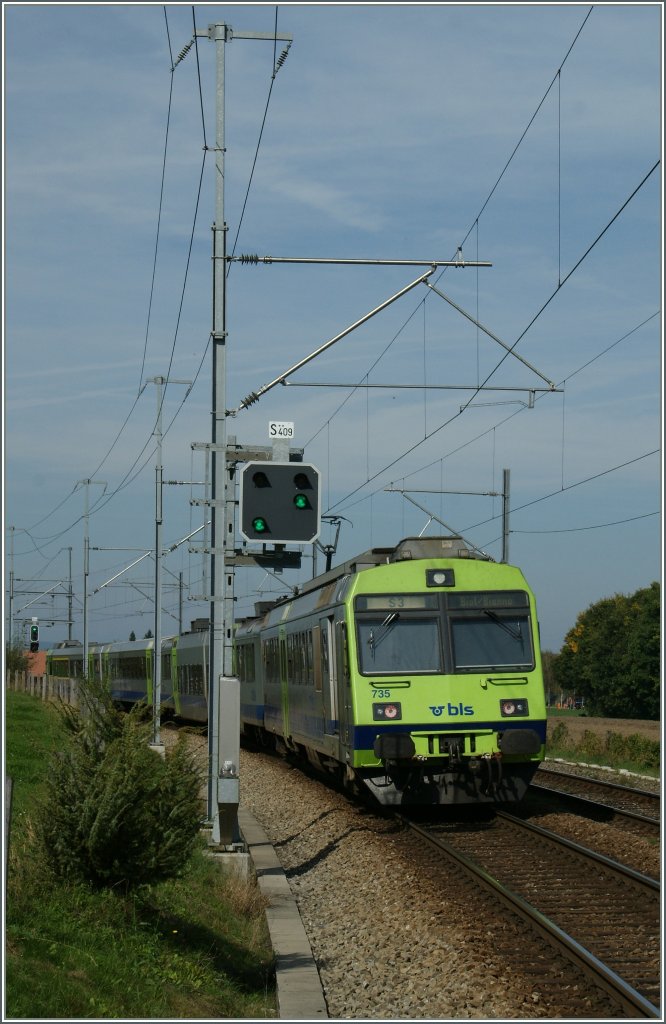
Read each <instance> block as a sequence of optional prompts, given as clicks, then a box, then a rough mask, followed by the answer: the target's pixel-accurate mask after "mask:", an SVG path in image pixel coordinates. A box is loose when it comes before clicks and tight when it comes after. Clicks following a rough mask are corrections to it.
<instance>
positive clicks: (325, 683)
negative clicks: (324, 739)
mask: <svg viewBox="0 0 666 1024" xmlns="http://www.w3.org/2000/svg"><path fill="white" fill-rule="evenodd" d="M319 625H320V633H319V642H320V650H321V677H322V691H323V697H324V734H325V735H326V736H334V737H335V738H336V739H338V738H339V735H340V722H339V718H338V672H337V663H338V658H337V652H336V644H335V620H334V618H333V616H332V615H329V616H328V617H327V618H325V619H320V621H319Z"/></svg>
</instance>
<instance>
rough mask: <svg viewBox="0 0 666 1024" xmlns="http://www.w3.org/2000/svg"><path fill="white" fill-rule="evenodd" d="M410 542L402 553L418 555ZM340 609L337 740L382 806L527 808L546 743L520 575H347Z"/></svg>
mask: <svg viewBox="0 0 666 1024" xmlns="http://www.w3.org/2000/svg"><path fill="white" fill-rule="evenodd" d="M406 543H408V542H403V547H402V553H403V555H404V553H405V550H407V551H409V550H411V549H414V550H415V551H416V552H417V553H418V550H419V545H418V544H416V545H415V544H412V545H411V549H410V548H407V549H405V547H404V545H405V544H406ZM396 553H397V554H398V557H400V547H399V548H398V549H396ZM345 604H346V615H347V630H346V631H347V636H348V640H349V642H348V662H349V663H348V680H347V682H348V686H349V693H348V698H347V699H348V706H347V716H346V718H347V721H346V722H344V723H341V725H342V729H341V739H342V744H343V749H344V757H345V760H346V763H347V766H348V768H351V769H352V770H353V772H354V774H355V776H356V778H357V779H360V780H362V781H363V782H364V783H365V784H366V785H367V787H368V788H369V789H370V790H371V791H372V793H373V794H374V795H375V797H376V798H377V799H378V800H379V801H380V802H381V803H384V804H422V803H434V804H463V803H478V802H495V801H497V802H501V801H516V800H520V799H521V798H522V797H523V795H524V793H525V791H526V789H527V786H528V785H529V782H530V780H531V778H532V776H533V774H534V772H535V771H536V769H537V768H538V765H539V762H540V761H541V760H542V759H543V756H544V745H545V738H546V709H545V701H544V688H543V679H542V673H541V659H540V653H539V645H538V622H537V618H536V609H535V602H534V597H533V595H532V593H531V591H530V589H529V587H528V586H527V583H526V581H525V578H524V576H523V574H522V573H521V571H520V570H519V569H517V568H515V567H514V566H510V565H500V564H497V563H494V562H490V561H484V560H480V559H476V558H472V557H464V558H461V557H455V558H446V559H444V558H431V559H428V558H418V557H416V558H415V559H413V560H410V559H405V560H401V561H392V562H391V563H389V564H386V565H378V566H376V567H373V568H370V569H367V570H365V571H363V572H360V573H358V574H357V575H355V576H354V577H352V578H351V580H350V586H349V589H348V590H347V592H346V593H345Z"/></svg>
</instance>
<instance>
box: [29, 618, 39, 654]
mask: <svg viewBox="0 0 666 1024" xmlns="http://www.w3.org/2000/svg"><path fill="white" fill-rule="evenodd" d="M30 650H31V652H32V653H33V654H34V653H35V652H36V651H38V650H39V623H38V622H33V624H32V625H31V627H30Z"/></svg>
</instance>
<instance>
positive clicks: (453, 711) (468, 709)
mask: <svg viewBox="0 0 666 1024" xmlns="http://www.w3.org/2000/svg"><path fill="white" fill-rule="evenodd" d="M429 707H430V710H431V711H432V713H433V715H434V716H435V718H439V716H440V715H441V714H442V713H443V712H444V711H446V713H447V715H450V716H451V718H455V716H456V715H473V714H474V708H473V707H472V706H471V705H470V704H462V703H460V704H451V702H449V703H448V704H435V705H434V706H433V705H432V704H430V705H429Z"/></svg>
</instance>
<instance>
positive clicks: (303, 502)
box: [294, 494, 308, 508]
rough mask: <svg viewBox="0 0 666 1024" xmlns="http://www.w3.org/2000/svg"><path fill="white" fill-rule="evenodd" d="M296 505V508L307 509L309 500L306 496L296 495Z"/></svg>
mask: <svg viewBox="0 0 666 1024" xmlns="http://www.w3.org/2000/svg"><path fill="white" fill-rule="evenodd" d="M294 505H295V506H296V508H307V507H308V499H307V498H306V497H305V495H304V494H295V495H294Z"/></svg>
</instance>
